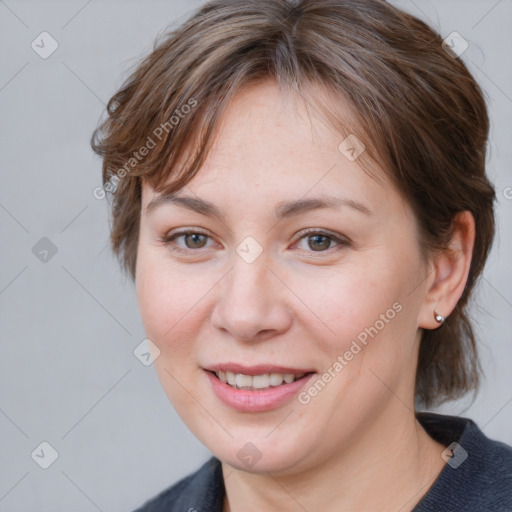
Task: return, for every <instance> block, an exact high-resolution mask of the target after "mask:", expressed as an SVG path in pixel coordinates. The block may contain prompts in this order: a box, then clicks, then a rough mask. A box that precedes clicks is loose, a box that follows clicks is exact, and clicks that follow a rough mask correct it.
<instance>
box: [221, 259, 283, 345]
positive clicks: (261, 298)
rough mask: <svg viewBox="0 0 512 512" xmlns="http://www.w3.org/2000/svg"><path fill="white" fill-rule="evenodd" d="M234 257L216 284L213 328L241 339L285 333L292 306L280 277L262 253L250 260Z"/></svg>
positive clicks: (263, 338)
mask: <svg viewBox="0 0 512 512" xmlns="http://www.w3.org/2000/svg"><path fill="white" fill-rule="evenodd" d="M235 260H236V261H235V263H234V265H233V268H232V269H231V271H230V272H229V273H228V274H227V275H226V276H225V277H224V279H222V280H221V282H220V283H219V284H218V286H217V287H215V288H216V293H217V296H216V297H217V301H216V304H215V307H214V309H213V311H212V323H213V325H214V327H216V328H217V329H220V330H223V331H227V332H229V333H230V334H231V336H232V337H233V338H236V339H238V340H243V341H263V340H265V339H269V338H272V337H275V336H276V335H279V334H281V333H283V332H285V331H286V330H287V329H288V328H289V326H290V325H291V320H292V309H291V308H290V306H289V305H288V303H287V302H286V301H287V293H286V292H287V291H288V290H287V288H286V286H285V285H284V284H283V282H282V280H281V279H280V278H278V277H277V276H276V274H275V271H274V270H273V269H271V268H270V267H268V266H267V260H266V259H265V258H263V257H262V256H260V257H259V258H258V259H257V260H256V261H254V262H252V263H247V262H245V261H244V260H243V259H241V258H239V257H236V258H235ZM288 296H289V292H288Z"/></svg>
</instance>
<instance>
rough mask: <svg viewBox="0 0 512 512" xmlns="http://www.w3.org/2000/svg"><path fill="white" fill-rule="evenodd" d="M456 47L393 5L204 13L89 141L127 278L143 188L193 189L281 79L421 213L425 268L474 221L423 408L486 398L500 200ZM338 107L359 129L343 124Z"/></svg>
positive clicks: (437, 338)
mask: <svg viewBox="0 0 512 512" xmlns="http://www.w3.org/2000/svg"><path fill="white" fill-rule="evenodd" d="M448 46H450V45H448ZM448 46H447V45H443V41H442V39H441V37H440V35H439V34H438V33H437V32H435V31H434V30H432V29H431V28H430V27H429V26H428V25H427V24H426V23H424V22H422V21H421V20H419V19H417V18H416V17H414V16H412V15H410V14H407V13H405V12H403V11H401V10H399V9H397V8H395V7H394V6H392V5H390V4H388V3H387V2H385V1H382V0H300V1H286V0H258V1H257V2H255V1H254V0H214V1H211V2H208V3H206V4H205V5H204V6H203V7H202V8H199V9H198V10H197V11H196V12H195V14H193V15H192V16H191V17H190V18H189V19H188V20H187V21H186V22H185V23H184V24H182V25H181V26H179V27H178V28H175V29H172V30H169V31H168V32H166V33H165V34H163V35H162V36H160V38H157V39H156V41H155V45H154V48H153V50H152V52H151V53H150V54H149V55H148V56H147V57H145V58H144V59H143V60H142V61H141V62H140V63H139V64H138V65H137V66H136V68H135V69H134V70H133V71H132V72H131V74H130V75H129V76H128V78H127V79H126V80H125V82H124V84H123V85H122V86H121V88H120V89H119V90H118V91H117V92H116V93H115V94H114V95H113V97H112V98H111V99H110V101H109V102H108V105H107V116H106V118H105V119H104V120H103V121H102V122H101V124H100V125H99V126H98V127H97V128H96V130H95V131H94V134H93V136H92V138H91V145H92V148H93V150H94V151H95V152H96V153H97V154H98V155H100V156H101V157H102V158H103V171H102V179H103V187H104V189H105V190H107V191H109V192H110V195H109V197H110V198H111V200H112V203H111V206H112V208H111V246H112V249H113V252H114V254H115V255H116V256H117V257H118V258H119V261H120V262H121V264H122V266H123V268H124V270H125V271H128V272H129V273H130V275H131V278H132V279H135V269H136V258H137V245H138V236H139V225H140V215H141V187H142V182H143V181H146V182H148V183H150V184H151V185H152V186H153V187H154V189H155V190H156V191H157V192H164V193H171V192H174V191H176V190H179V189H181V188H182V187H183V186H185V185H186V184H187V183H188V182H189V181H190V180H191V179H192V178H193V176H194V175H195V174H196V173H197V171H198V170H199V169H200V167H201V165H202V163H203V162H204V161H205V158H206V156H207V155H208V152H209V150H210V148H211V146H212V143H213V140H214V138H215V136H216V134H217V133H218V128H219V125H220V121H221V120H222V118H223V115H224V113H225V112H226V110H227V107H228V106H229V104H230V103H231V102H232V101H233V99H234V97H235V96H236V94H237V93H238V92H239V91H240V90H241V89H242V88H244V87H246V86H249V85H250V84H255V83H258V82H261V81H263V80H268V79H274V80H275V82H276V84H277V85H278V86H279V87H280V88H281V90H283V91H288V92H290V91H292V92H297V93H299V94H301V95H302V97H303V98H304V99H305V101H306V99H307V100H308V102H310V103H311V104H313V103H314V104H315V105H316V106H318V108H319V109H321V110H322V111H323V112H324V113H325V115H326V117H327V118H329V119H330V121H331V122H332V123H333V126H335V127H336V128H337V129H339V130H340V133H344V134H347V133H352V134H355V135H356V136H357V138H359V139H361V140H362V141H364V144H365V145H366V151H365V153H364V155H362V157H365V158H371V159H372V160H374V161H378V162H379V164H380V165H381V167H382V168H383V169H384V171H385V172H386V173H387V175H388V176H389V177H390V178H391V180H392V182H393V183H394V184H395V185H396V188H397V190H398V191H399V193H400V194H401V195H402V197H403V198H404V199H405V200H406V201H407V203H408V204H409V205H410V207H411V208H412V211H413V212H414V214H415V217H416V221H417V225H418V231H419V238H420V240H419V243H420V246H421V247H422V255H424V256H427V257H428V256H429V255H432V254H433V253H434V251H436V250H439V249H443V248H446V247H448V243H449V240H450V238H451V235H452V233H453V220H454V217H455V215H456V214H457V213H458V212H461V211H465V210H468V211H470V212H471V213H472V214H473V217H474V219H475V223H476V238H475V244H474V249H473V254H472V261H471V267H470V270H469V277H468V280H467V284H466V287H465V289H464V292H463V294H462V296H461V298H460V300H459V301H458V304H457V305H456V307H455V309H454V311H453V312H452V314H451V315H450V316H449V317H448V318H447V319H446V322H445V324H444V325H443V326H442V327H440V328H439V329H436V330H424V331H423V332H422V339H421V344H420V350H419V358H418V366H417V372H416V384H415V397H416V401H417V403H419V404H422V405H424V406H426V407H429V406H431V405H435V404H439V403H442V402H444V401H446V400H452V399H455V398H459V397H460V396H462V395H464V394H465V393H467V392H468V391H472V390H473V391H476V390H477V389H478V385H479V380H480V374H481V367H480V363H479V360H478V357H477V344H476V337H475V332H474V328H473V326H472V323H471V321H470V318H469V314H468V300H469V298H470V295H471V292H472V290H473V288H474V286H475V283H476V281H477V278H478V277H479V276H480V274H481V273H482V270H483V267H484V264H485V261H486V259H487V256H488V253H489V251H490V248H491V245H492V241H493V237H494V231H495V219H494V201H495V190H494V188H493V186H492V184H491V183H490V181H489V180H488V178H487V177H486V174H485V159H486V144H487V137H488V131H489V119H488V113H487V107H486V103H485V99H484V96H483V94H482V91H481V89H480V87H479V85H478V84H477V83H476V81H475V79H474V78H473V76H472V75H471V73H470V72H469V71H468V69H467V67H466V66H465V64H464V63H463V62H462V60H461V59H460V58H457V56H456V55H455V54H454V53H452V52H451V51H450V50H449V48H448ZM313 88H316V94H315V93H313V92H312V91H313ZM318 88H320V89H321V90H322V91H324V92H325V94H320V95H318ZM337 99H339V101H338V106H339V104H341V102H343V104H344V105H347V106H348V107H349V109H350V112H351V116H350V117H351V119H348V117H347V116H344V118H342V116H341V115H339V114H338V113H337V111H336V109H337ZM352 114H353V116H352ZM352 117H353V119H352ZM144 148H145V149H144ZM362 157H361V158H362ZM166 182H168V183H167V184H166Z"/></svg>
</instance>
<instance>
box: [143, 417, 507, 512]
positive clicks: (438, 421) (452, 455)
mask: <svg viewBox="0 0 512 512" xmlns="http://www.w3.org/2000/svg"><path fill="white" fill-rule="evenodd" d="M416 417H417V419H418V421H419V422H420V423H421V425H422V426H423V428H424V429H425V430H426V431H427V432H428V434H429V435H430V436H431V437H432V438H433V439H435V440H436V441H438V442H439V443H441V444H443V445H445V446H447V450H446V451H445V452H443V453H444V456H445V460H446V461H447V464H446V465H445V466H444V468H443V469H442V471H441V473H440V474H439V476H438V477H437V479H436V480H435V481H434V482H433V483H432V485H431V486H430V488H429V489H428V490H427V491H426V494H425V495H424V496H423V498H422V499H421V500H420V501H419V503H418V504H417V505H416V506H415V507H414V508H413V509H412V512H512V447H511V446H508V445H506V444H504V443H501V442H499V441H494V440H491V439H489V438H488V437H486V436H485V434H483V432H482V431H481V430H480V429H479V428H478V426H477V425H476V424H475V423H474V422H473V421H472V420H470V419H468V418H461V417H456V416H446V415H440V414H434V413H417V414H416ZM454 443H455V444H454ZM225 492H226V491H225V487H224V481H223V475H222V467H221V463H220V461H219V459H217V458H216V457H212V458H210V459H209V460H208V461H207V462H206V463H204V464H203V465H202V466H201V467H200V468H199V469H198V470H197V471H196V472H194V473H192V474H190V475H188V476H186V477H185V478H182V479H181V480H180V481H178V482H177V483H175V484H174V485H172V486H170V487H169V488H168V489H166V490H164V491H162V492H161V493H160V494H158V495H157V496H155V497H154V498H152V499H151V500H148V501H146V503H144V505H142V506H141V507H140V508H138V509H137V510H135V511H134V512H178V511H179V512H193V511H197V512H222V507H223V502H224V496H225ZM406 510H408V509H406V508H404V510H403V512H405V511H406Z"/></svg>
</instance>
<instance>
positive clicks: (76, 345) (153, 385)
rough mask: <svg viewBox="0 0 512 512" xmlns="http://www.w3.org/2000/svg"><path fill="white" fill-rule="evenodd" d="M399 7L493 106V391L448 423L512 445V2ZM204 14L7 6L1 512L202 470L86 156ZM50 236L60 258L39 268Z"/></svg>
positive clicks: (1, 81)
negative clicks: (116, 111)
mask: <svg viewBox="0 0 512 512" xmlns="http://www.w3.org/2000/svg"><path fill="white" fill-rule="evenodd" d="M394 3H395V4H396V5H398V6H400V7H402V8H404V9H406V10H408V11H410V12H412V13H414V14H416V15H418V16H419V17H420V18H422V19H424V20H426V21H427V22H428V23H430V24H431V25H433V26H434V27H435V28H437V29H438V30H439V31H440V32H441V34H442V35H443V36H444V37H446V36H447V35H448V34H449V33H451V32H453V31H457V32H459V33H460V34H461V35H462V36H463V37H464V38H465V39H466V40H467V41H468V43H469V48H468V50H467V51H466V52H465V53H464V54H463V56H462V58H463V59H464V61H465V62H466V63H467V64H468V65H469V67H470V69H471V71H472V72H473V73H474V74H475V76H476V78H477V79H478V81H479V83H480V84H481V85H482V87H483V88H484V90H485V91H486V94H487V95H488V98H489V105H490V114H491V119H492V131H491V140H490V157H489V162H488V163H489V174H490V176H491V177H492V180H493V181H494V183H495V185H496V188H497V192H498V198H499V204H498V208H497V215H498V229H499V233H498V238H497V241H496V245H495V247H494V249H493V252H492V255H491V257H490V260H489V263H488V265H487V269H486V271H485V277H484V279H483V280H482V282H481V286H480V288H479V296H478V298H479V302H480V304H481V307H480V308H479V309H478V310H475V315H476V317H477V319H478V323H479V334H480V336H481V339H482V344H481V357H482V361H483V364H484V368H485V371H486V375H487V378H486V381H485V383H484V384H483V386H482V389H481V392H480V394H479V395H478V397H477V399H476V401H475V402H474V403H473V404H472V405H471V403H470V400H469V399H465V400H462V401H460V402H456V403H451V404H448V405H447V406H445V407H443V408H442V409H441V410H442V411H443V412H447V413H450V414H463V415H464V416H468V417H471V418H473V419H474V420H475V421H476V422H477V423H478V424H479V426H480V427H481V428H482V429H483V431H484V432H485V433H486V434H487V435H488V436H489V437H491V438H495V439H499V440H502V441H504V442H506V443H508V444H512V429H511V427H510V425H511V420H512V386H511V382H512V379H511V370H510V361H511V360H512V358H511V356H512V344H511V334H510V327H511V322H510V318H511V316H512V291H511V289H512V276H511V272H510V261H511V252H512V237H511V234H512V233H511V229H510V219H511V216H512V200H511V199H510V198H511V197H512V189H508V188H507V187H511V186H512V174H511V163H512V155H511V149H510V148H511V145H510V128H511V123H510V119H511V118H512V69H511V66H510V55H511V54H512V36H511V32H510V24H511V21H512V2H511V1H510V0H501V1H496V0H489V1H486V0H481V1H467V0H465V1H464V0H458V1H454V0H449V1H448V0H436V1H430V0H426V1H420V0H416V1H414V2H413V1H411V0H403V1H400V2H394ZM199 4H200V2H198V1H193V2H191V1H188V2H185V1H177V0H173V1H166V2H160V1H145V2H142V1H125V2H121V1H100V0H92V1H89V2H86V1H85V0H80V1H72V2H64V1H62V2H49V1H40V2H26V1H21V0H18V1H15V0H6V1H0V52H1V54H2V65H1V67H0V130H1V131H0V159H1V173H2V174H1V184H2V186H1V187H0V223H1V224H0V226H1V227H0V229H1V232H0V234H1V239H0V240H1V265H0V333H1V357H0V447H1V448H0V449H1V451H0V511H9V512H19V511H25V512H28V511H31V512H33V511H35V510H37V511H40V512H46V511H52V512H58V511H75V512H82V511H83V512H89V511H91V512H92V511H95V510H100V511H109V512H118V511H119V512H121V511H130V510H133V509H134V508H136V507H137V506H139V505H140V504H141V503H142V502H143V501H145V500H146V499H148V498H150V497H152V496H154V495H155V494H156V493H158V492H159V491H161V490H162V489H164V488H165V487H167V486H169V485H170V484H171V483H173V482H174V481H176V480H177V479H179V478H180V477H182V476H183V475H185V474H187V473H189V472H191V471H193V470H194V469H196V468H197V467H198V466H199V465H200V464H201V463H202V462H203V461H204V460H206V458H207V457H209V452H208V451H207V450H206V448H204V447H203V446H202V445H201V444H200V443H199V442H198V441H197V440H196V439H195V438H194V437H193V436H192V435H191V434H190V433H189V432H188V430H187V428H186V427H185V426H184V425H183V424H182V422H181V420H180V419H179V417H178V416H177V414H176V413H175V412H174V410H173V408H172V406H171V405H170V403H169V402H168V400H167V397H166V396H165V394H164V393H163V391H162V390H161V388H160V385H159V382H158V380H157V377H156V375H155V373H154V370H153V368H152V367H151V366H149V367H146V366H144V365H143V364H141V363H140V362H139V360H138V359H136V358H135V356H134V354H133V350H134V348H135V347H136V346H137V345H138V344H139V343H140V342H141V340H142V339H144V337H145V335H144V330H143V326H142V323H141V320H140V318H139V315H138V309H137V303H136V297H135V290H134V286H133V285H132V284H131V283H130V282H129V281H128V280H127V279H125V278H124V277H123V276H122V275H121V273H120V270H119V269H118V267H117V264H116V262H115V261H114V259H113V257H112V256H111V254H110V250H109V248H108V222H107V219H108V217H107V203H106V201H105V200H97V199H95V198H94V197H93V194H92V191H93V189H94V188H95V187H97V186H98V185H100V184H101V180H100V160H99V158H98V157H96V156H95V155H93V153H92V151H91V150H90V147H89V138H90V136H91V133H92V131H93V129H94V128H95V126H96V124H97V122H98V119H99V118H100V116H101V114H102V112H103V109H104V104H105V103H106V102H107V100H108V99H109V98H110V97H111V95H112V94H113V93H114V92H115V90H116V89H117V87H119V85H120V84H121V82H122V78H123V74H124V73H125V72H126V70H127V69H128V67H129V66H131V65H132V64H133V63H135V62H136V61H137V60H138V59H139V58H140V57H141V56H143V55H145V54H147V53H148V52H149V51H150V50H151V48H152V44H153V41H154V38H155V36H156V35H157V33H159V32H160V31H161V30H163V29H165V27H166V25H167V24H169V23H177V22H178V21H179V20H180V19H182V17H183V16H184V15H186V14H187V13H188V12H190V11H191V10H193V8H194V7H196V6H197V5H199ZM42 31H47V32H49V33H50V34H51V35H52V36H53V37H54V38H55V39H56V40H57V41H58V44H59V47H58V49H57V51H56V52H55V53H53V54H52V55H51V56H50V57H49V58H48V59H45V60H44V59H42V58H40V57H39V56H38V55H37V54H36V53H35V52H34V51H33V50H32V48H31V46H30V44H31V42H32V41H33V40H34V39H35V38H36V36H38V35H39V34H40V33H41V32H42ZM507 197H508V198H509V199H507ZM43 237H47V238H49V239H50V240H51V241H52V243H53V244H54V245H55V246H56V248H57V252H56V254H55V255H53V256H52V257H50V256H51V253H50V254H49V255H48V257H47V258H48V261H47V262H46V263H44V262H42V261H40V260H39V259H38V258H37V257H36V256H35V255H34V253H33V247H34V246H35V245H36V244H37V243H38V242H39V241H40V239H41V238H43ZM39 243H44V242H39ZM36 247H38V246H36ZM43 441H46V442H48V443H50V444H51V445H52V446H53V447H54V448H55V449H56V450H57V452H58V458H57V460H56V461H55V462H54V463H53V464H52V465H51V466H50V467H49V468H48V469H42V468H41V467H39V466H38V465H37V464H36V463H35V462H34V460H33V459H32V458H31V453H32V452H33V451H34V449H36V447H38V446H39V444H40V443H41V442H43ZM46 454H48V451H47V452H46ZM45 456H46V455H45Z"/></svg>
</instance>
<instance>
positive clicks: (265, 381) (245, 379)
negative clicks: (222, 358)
mask: <svg viewBox="0 0 512 512" xmlns="http://www.w3.org/2000/svg"><path fill="white" fill-rule="evenodd" d="M208 371H209V372H210V373H211V374H212V375H214V376H215V377H217V379H219V380H220V381H221V382H223V383H224V384H227V385H228V386H230V387H232V388H234V389H243V390H246V391H262V390H267V389H271V388H277V387H280V386H284V385H286V384H291V383H292V382H295V381H297V380H301V379H303V378H304V377H306V376H308V375H310V374H311V373H313V372H303V373H277V372H271V373H262V374H259V375H247V374H243V373H235V372H229V371H223V370H218V371H211V370H208Z"/></svg>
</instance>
